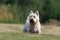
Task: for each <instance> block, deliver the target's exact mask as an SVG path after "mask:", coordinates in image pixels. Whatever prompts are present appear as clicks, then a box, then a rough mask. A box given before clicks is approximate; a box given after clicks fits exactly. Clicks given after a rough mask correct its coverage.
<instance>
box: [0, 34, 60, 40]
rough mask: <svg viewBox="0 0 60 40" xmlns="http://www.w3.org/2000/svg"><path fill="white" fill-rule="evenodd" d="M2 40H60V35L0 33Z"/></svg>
mask: <svg viewBox="0 0 60 40" xmlns="http://www.w3.org/2000/svg"><path fill="white" fill-rule="evenodd" d="M0 40H60V35H50V34H41V35H39V34H29V33H0Z"/></svg>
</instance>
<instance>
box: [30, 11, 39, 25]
mask: <svg viewBox="0 0 60 40" xmlns="http://www.w3.org/2000/svg"><path fill="white" fill-rule="evenodd" d="M38 21H39V12H38V11H35V12H33V11H32V10H31V11H30V14H29V22H30V23H31V24H34V23H36V22H38Z"/></svg>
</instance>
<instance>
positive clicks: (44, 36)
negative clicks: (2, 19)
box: [0, 23, 60, 40]
mask: <svg viewBox="0 0 60 40" xmlns="http://www.w3.org/2000/svg"><path fill="white" fill-rule="evenodd" d="M23 26H24V25H22V24H3V23H1V24H0V40H60V25H57V24H48V25H47V24H42V33H41V34H40V35H39V34H30V33H23V32H22V29H23Z"/></svg>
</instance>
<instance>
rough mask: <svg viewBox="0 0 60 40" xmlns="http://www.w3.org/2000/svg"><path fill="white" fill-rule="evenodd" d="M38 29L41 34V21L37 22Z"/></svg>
mask: <svg viewBox="0 0 60 40" xmlns="http://www.w3.org/2000/svg"><path fill="white" fill-rule="evenodd" d="M37 31H38V33H39V34H40V33H41V24H40V23H38V24H37Z"/></svg>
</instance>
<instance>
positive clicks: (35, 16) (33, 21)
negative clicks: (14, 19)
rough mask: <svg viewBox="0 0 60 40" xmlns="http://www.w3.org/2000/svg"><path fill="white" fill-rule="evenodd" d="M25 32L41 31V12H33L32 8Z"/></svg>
mask: <svg viewBox="0 0 60 40" xmlns="http://www.w3.org/2000/svg"><path fill="white" fill-rule="evenodd" d="M23 32H31V33H39V34H40V33H41V24H40V21H39V12H38V11H36V12H33V11H32V10H31V11H30V13H29V16H28V17H27V20H26V24H25V27H24V29H23Z"/></svg>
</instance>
